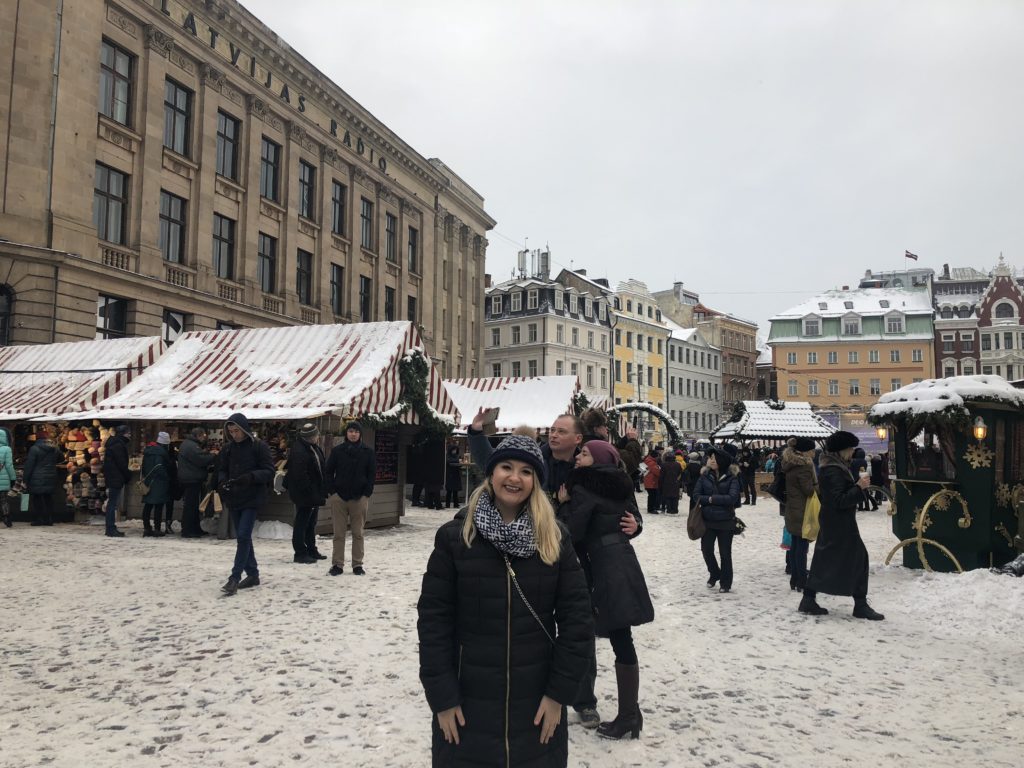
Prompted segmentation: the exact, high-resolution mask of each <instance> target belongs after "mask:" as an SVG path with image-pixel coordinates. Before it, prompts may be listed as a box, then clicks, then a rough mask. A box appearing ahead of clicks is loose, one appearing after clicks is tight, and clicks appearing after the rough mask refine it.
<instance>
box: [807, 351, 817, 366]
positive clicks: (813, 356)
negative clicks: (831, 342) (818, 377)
mask: <svg viewBox="0 0 1024 768" xmlns="http://www.w3.org/2000/svg"><path fill="white" fill-rule="evenodd" d="M807 364H808V365H817V364H818V353H817V352H808V353H807Z"/></svg>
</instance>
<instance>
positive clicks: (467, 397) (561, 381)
mask: <svg viewBox="0 0 1024 768" xmlns="http://www.w3.org/2000/svg"><path fill="white" fill-rule="evenodd" d="M442 383H443V385H444V388H445V390H446V391H447V393H448V397H449V398H450V399H451V401H452V403H454V405H455V408H456V409H457V410H458V412H459V413H460V414H461V417H460V418H461V421H460V422H459V423H458V424H457V426H458V427H460V428H461V429H465V428H466V427H468V426H469V425H470V424H471V423H472V422H473V417H474V416H476V414H477V412H478V411H479V410H480V409H481V408H499V409H500V410H499V412H498V420H497V421H496V422H495V426H496V428H497V429H498V431H499V432H511V431H512V430H513V429H515V428H516V427H519V426H523V425H524V424H525V425H527V426H530V427H533V428H534V429H547V428H549V427H550V426H551V424H552V422H554V420H555V419H557V418H558V417H559V416H561V415H563V414H566V413H571V412H572V403H573V396H574V395H575V394H576V393H577V392H578V391H579V390H580V381H579V377H577V376H533V377H525V378H511V377H500V378H498V377H490V378H477V379H445V380H444V381H443V382H442Z"/></svg>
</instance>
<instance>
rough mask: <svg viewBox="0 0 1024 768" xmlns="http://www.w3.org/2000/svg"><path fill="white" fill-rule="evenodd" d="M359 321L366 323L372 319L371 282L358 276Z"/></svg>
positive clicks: (363, 276)
mask: <svg viewBox="0 0 1024 768" xmlns="http://www.w3.org/2000/svg"><path fill="white" fill-rule="evenodd" d="M359 319H360V320H361V321H362V322H364V323H368V322H370V321H371V320H372V319H373V280H371V279H370V278H368V277H367V276H366V275H360V276H359Z"/></svg>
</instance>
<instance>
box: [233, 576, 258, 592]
mask: <svg viewBox="0 0 1024 768" xmlns="http://www.w3.org/2000/svg"><path fill="white" fill-rule="evenodd" d="M259 585H260V577H259V576H246V577H245V578H244V579H242V580H241V581H240V582H238V588H239V589H251V588H252V587H258V586H259Z"/></svg>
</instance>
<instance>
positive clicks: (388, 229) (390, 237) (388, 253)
mask: <svg viewBox="0 0 1024 768" xmlns="http://www.w3.org/2000/svg"><path fill="white" fill-rule="evenodd" d="M384 258H385V259H387V260H388V261H390V262H396V261H398V217H397V216H395V215H394V214H393V213H385V214H384Z"/></svg>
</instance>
